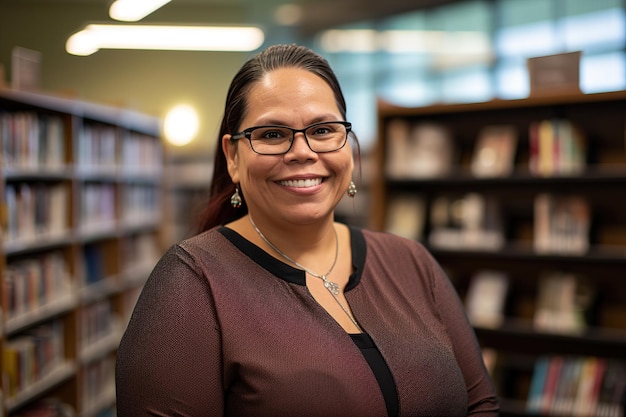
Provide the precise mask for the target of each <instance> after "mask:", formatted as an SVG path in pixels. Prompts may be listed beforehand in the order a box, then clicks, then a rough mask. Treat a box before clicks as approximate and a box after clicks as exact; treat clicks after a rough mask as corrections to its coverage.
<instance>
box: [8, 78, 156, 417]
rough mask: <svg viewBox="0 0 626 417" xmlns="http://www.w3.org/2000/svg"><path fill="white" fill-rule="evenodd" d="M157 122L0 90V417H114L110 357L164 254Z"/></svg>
mask: <svg viewBox="0 0 626 417" xmlns="http://www.w3.org/2000/svg"><path fill="white" fill-rule="evenodd" d="M159 130H160V121H159V120H158V119H157V118H155V117H152V116H148V115H145V114H141V113H138V112H135V111H131V110H127V109H120V108H117V107H112V106H105V105H99V104H95V103H89V102H86V101H80V100H73V99H67V98H61V97H55V96H51V95H43V94H38V93H29V92H21V91H15V90H9V89H0V145H1V146H2V148H1V149H0V156H1V159H0V160H1V162H0V167H1V171H0V191H1V192H2V195H3V199H2V207H1V213H2V222H1V225H2V228H1V230H2V234H1V240H0V244H1V256H0V272H1V277H2V278H1V279H0V283H1V284H2V285H1V286H0V294H1V296H2V320H0V328H1V329H2V333H1V337H0V350H2V353H3V354H2V356H1V357H0V361H1V364H2V374H3V375H2V382H1V384H2V385H1V394H2V395H1V396H0V398H1V399H2V402H1V411H0V415H3V416H10V415H14V414H19V413H21V412H22V411H25V410H27V409H29V408H30V407H33V406H35V405H36V404H38V403H39V402H40V401H48V400H51V399H53V400H54V401H56V402H57V403H59V404H62V406H63V407H69V408H70V409H71V410H73V411H74V412H75V413H76V415H81V416H85V417H88V416H100V415H114V410H115V393H114V392H115V390H114V364H115V353H116V350H117V346H118V343H119V340H120V338H121V335H122V332H123V329H124V328H125V326H126V323H127V320H128V318H129V317H130V314H131V312H132V308H133V307H134V303H135V301H136V298H137V295H138V292H139V291H140V289H141V287H142V285H143V283H144V281H145V279H146V278H147V277H148V275H149V273H150V271H151V269H152V267H153V266H154V264H155V263H156V261H157V259H158V257H159V256H160V255H161V253H162V252H163V249H164V242H163V236H162V223H163V222H162V218H163V213H162V211H163V206H164V202H163V199H164V197H163V195H164V185H163V177H164V173H163V170H164V169H163V167H164V156H163V152H164V147H163V144H162V142H161V139H160V133H159Z"/></svg>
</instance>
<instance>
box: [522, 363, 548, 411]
mask: <svg viewBox="0 0 626 417" xmlns="http://www.w3.org/2000/svg"><path fill="white" fill-rule="evenodd" d="M549 364H550V358H549V357H548V356H540V357H539V358H537V360H536V361H535V366H534V369H533V374H532V378H531V380H530V388H529V390H528V399H527V401H526V411H528V412H529V413H531V414H538V413H539V412H540V411H541V402H542V399H543V391H544V386H545V383H546V375H547V374H548V366H549Z"/></svg>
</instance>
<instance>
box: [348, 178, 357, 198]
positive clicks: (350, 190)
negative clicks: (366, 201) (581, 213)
mask: <svg viewBox="0 0 626 417" xmlns="http://www.w3.org/2000/svg"><path fill="white" fill-rule="evenodd" d="M346 194H348V197H354V196H355V195H356V185H355V184H354V181H350V185H348V191H347V193H346Z"/></svg>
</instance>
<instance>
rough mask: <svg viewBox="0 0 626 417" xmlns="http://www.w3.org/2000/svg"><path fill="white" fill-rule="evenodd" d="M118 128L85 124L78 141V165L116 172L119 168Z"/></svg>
mask: <svg viewBox="0 0 626 417" xmlns="http://www.w3.org/2000/svg"><path fill="white" fill-rule="evenodd" d="M116 141H117V128H116V127H114V126H109V125H104V124H85V125H83V126H82V128H81V129H80V132H79V135H78V141H77V149H78V152H77V155H76V164H77V165H78V167H89V168H93V169H103V170H111V171H115V169H116V167H117V149H116Z"/></svg>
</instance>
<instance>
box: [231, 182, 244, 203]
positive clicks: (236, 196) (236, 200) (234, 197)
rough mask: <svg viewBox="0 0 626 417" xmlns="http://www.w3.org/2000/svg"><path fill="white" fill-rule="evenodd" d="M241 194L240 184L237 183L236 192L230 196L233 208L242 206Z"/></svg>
mask: <svg viewBox="0 0 626 417" xmlns="http://www.w3.org/2000/svg"><path fill="white" fill-rule="evenodd" d="M241 201H242V200H241V196H240V195H239V186H237V185H235V192H234V193H233V195H231V196H230V205H231V206H233V208H236V209H237V208H239V207H241Z"/></svg>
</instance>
